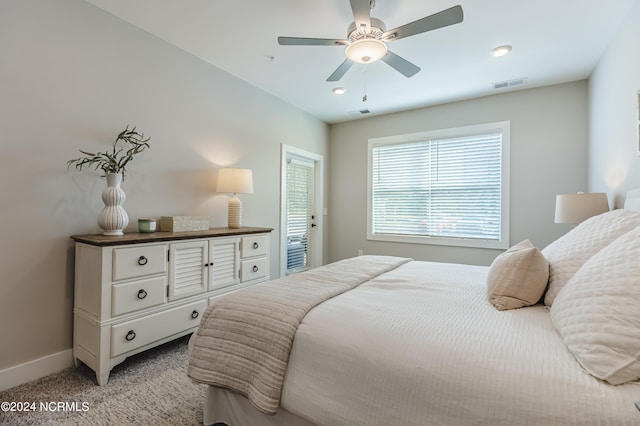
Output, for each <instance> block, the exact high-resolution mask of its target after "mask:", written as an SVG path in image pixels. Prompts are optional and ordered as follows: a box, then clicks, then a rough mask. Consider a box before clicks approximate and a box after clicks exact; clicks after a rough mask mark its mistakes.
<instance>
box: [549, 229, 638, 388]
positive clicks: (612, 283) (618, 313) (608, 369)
mask: <svg viewBox="0 0 640 426" xmlns="http://www.w3.org/2000/svg"><path fill="white" fill-rule="evenodd" d="M639 259H640V227H638V228H636V229H634V230H633V231H631V232H628V233H627V234H625V235H623V236H622V237H620V238H618V239H617V240H616V241H614V242H613V243H611V244H610V245H608V246H607V247H605V248H604V249H602V250H601V251H600V252H598V253H597V254H595V255H594V256H593V257H592V258H591V259H589V260H588V261H587V262H586V263H585V264H584V265H583V266H582V267H581V268H580V269H579V270H578V272H576V274H575V275H574V276H573V278H571V279H570V280H569V282H568V283H567V285H566V286H565V287H564V288H563V289H562V291H561V292H560V293H559V294H558V297H556V300H555V302H554V303H553V306H552V307H551V320H552V321H553V324H554V325H555V327H556V328H557V330H558V332H560V335H561V336H562V338H563V339H564V342H565V344H566V345H567V348H568V349H569V351H570V352H571V353H572V354H573V355H574V356H575V358H576V359H577V360H578V362H579V363H580V364H581V365H582V367H583V368H584V369H585V370H587V371H588V372H589V373H590V374H591V375H593V376H594V377H597V378H598V379H601V380H606V381H607V382H609V383H611V384H613V385H618V384H622V383H626V382H629V381H632V380H636V379H638V378H640V261H639Z"/></svg>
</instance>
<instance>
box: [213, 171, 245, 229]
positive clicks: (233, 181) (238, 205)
mask: <svg viewBox="0 0 640 426" xmlns="http://www.w3.org/2000/svg"><path fill="white" fill-rule="evenodd" d="M216 191H217V192H231V193H233V198H232V199H231V200H229V218H228V222H229V228H240V227H241V226H242V202H241V201H240V199H239V198H238V195H237V194H253V172H252V171H251V169H226V168H225V169H220V170H218V184H217V185H216Z"/></svg>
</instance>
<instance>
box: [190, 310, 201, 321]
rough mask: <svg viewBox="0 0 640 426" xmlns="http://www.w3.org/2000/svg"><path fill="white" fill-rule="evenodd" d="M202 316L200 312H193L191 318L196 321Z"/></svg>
mask: <svg viewBox="0 0 640 426" xmlns="http://www.w3.org/2000/svg"><path fill="white" fill-rule="evenodd" d="M199 316H200V313H199V312H198V311H195V310H194V311H193V312H191V318H193V319H196V318H198V317H199Z"/></svg>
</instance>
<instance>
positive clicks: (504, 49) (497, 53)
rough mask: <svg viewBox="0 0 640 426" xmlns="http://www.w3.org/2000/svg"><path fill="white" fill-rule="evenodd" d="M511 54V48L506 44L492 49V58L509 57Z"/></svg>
mask: <svg viewBox="0 0 640 426" xmlns="http://www.w3.org/2000/svg"><path fill="white" fill-rule="evenodd" d="M510 52H511V46H509V45H508V44H504V45H502V46H498V47H495V48H493V49H491V56H493V57H494V58H499V57H501V56H505V55H508V54H509V53H510Z"/></svg>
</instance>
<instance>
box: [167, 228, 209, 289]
mask: <svg viewBox="0 0 640 426" xmlns="http://www.w3.org/2000/svg"><path fill="white" fill-rule="evenodd" d="M169 251H170V254H169V300H176V299H180V298H183V297H187V296H193V295H195V294H200V293H204V292H205V291H207V270H208V269H209V268H210V265H209V263H210V262H209V243H208V241H206V240H205V241H203V240H199V241H194V242H185V243H173V244H170V246H169Z"/></svg>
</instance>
